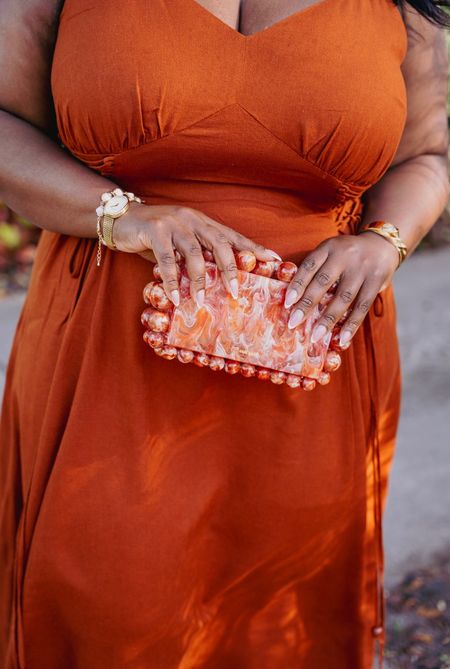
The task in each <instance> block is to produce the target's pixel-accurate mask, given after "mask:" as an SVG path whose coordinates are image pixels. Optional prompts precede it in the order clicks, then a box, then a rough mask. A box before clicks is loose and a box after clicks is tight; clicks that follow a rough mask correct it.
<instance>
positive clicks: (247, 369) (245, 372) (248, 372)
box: [241, 362, 256, 378]
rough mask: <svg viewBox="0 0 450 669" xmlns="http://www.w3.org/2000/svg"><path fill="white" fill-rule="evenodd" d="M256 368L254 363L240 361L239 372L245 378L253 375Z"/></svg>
mask: <svg viewBox="0 0 450 669" xmlns="http://www.w3.org/2000/svg"><path fill="white" fill-rule="evenodd" d="M255 373H256V369H255V366H254V365H251V364H250V363H248V362H243V363H241V374H242V376H245V377H246V378H250V377H251V376H255Z"/></svg>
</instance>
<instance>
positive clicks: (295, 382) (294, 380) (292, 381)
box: [286, 374, 302, 388]
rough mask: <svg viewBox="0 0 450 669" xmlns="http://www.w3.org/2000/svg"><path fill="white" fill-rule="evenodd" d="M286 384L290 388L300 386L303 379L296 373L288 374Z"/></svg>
mask: <svg viewBox="0 0 450 669" xmlns="http://www.w3.org/2000/svg"><path fill="white" fill-rule="evenodd" d="M286 384H287V385H288V386H289V387H290V388H300V386H301V385H302V380H301V378H300V377H299V376H297V375H296V374H288V375H287V377H286Z"/></svg>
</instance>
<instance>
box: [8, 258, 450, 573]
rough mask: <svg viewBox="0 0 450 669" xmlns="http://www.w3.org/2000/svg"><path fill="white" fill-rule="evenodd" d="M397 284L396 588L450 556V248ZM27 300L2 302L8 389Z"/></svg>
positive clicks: (390, 525)
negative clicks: (400, 388) (10, 359)
mask: <svg viewBox="0 0 450 669" xmlns="http://www.w3.org/2000/svg"><path fill="white" fill-rule="evenodd" d="M395 287H396V295H397V306H398V330H399V337H400V345H401V350H402V362H403V378H404V392H403V412H402V419H401V425H400V433H399V440H398V445H397V452H396V457H395V460H394V465H393V469H392V475H391V480H390V489H389V496H388V501H387V508H386V515H385V523H384V529H385V549H386V582H387V585H388V586H389V584H393V583H394V582H396V581H398V580H399V579H400V578H401V577H402V576H403V575H404V574H405V573H406V572H407V571H408V570H409V569H415V568H417V567H420V566H424V565H426V564H427V562H428V561H429V560H430V559H431V558H432V556H433V555H434V553H435V552H436V551H439V550H442V549H444V548H445V547H447V546H448V547H449V551H450V522H449V518H450V248H445V249H441V250H439V251H426V252H421V253H417V254H416V255H415V256H413V257H412V258H410V259H409V260H408V262H406V263H405V265H404V266H403V267H402V268H401V269H400V270H399V272H398V274H397V276H396V280H395ZM22 299H23V298H22V297H20V296H15V297H11V298H8V299H4V300H1V301H0V392H1V386H2V385H3V379H4V370H5V366H6V361H7V356H8V351H9V346H10V341H11V337H12V334H13V331H14V327H15V322H16V318H17V314H18V312H19V310H20V306H21V304H22Z"/></svg>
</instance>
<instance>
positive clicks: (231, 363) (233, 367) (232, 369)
mask: <svg viewBox="0 0 450 669" xmlns="http://www.w3.org/2000/svg"><path fill="white" fill-rule="evenodd" d="M240 368H241V363H240V362H238V361H237V360H226V361H225V368H224V369H225V371H226V372H227V373H228V374H237V373H238V372H239V369H240Z"/></svg>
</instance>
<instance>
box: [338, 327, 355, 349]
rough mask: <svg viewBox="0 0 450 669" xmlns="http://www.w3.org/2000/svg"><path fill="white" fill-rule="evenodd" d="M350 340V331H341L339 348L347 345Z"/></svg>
mask: <svg viewBox="0 0 450 669" xmlns="http://www.w3.org/2000/svg"><path fill="white" fill-rule="evenodd" d="M351 338H352V333H351V332H350V330H342V332H341V335H340V337H339V346H345V345H346V344H348V342H349V341H350V339H351Z"/></svg>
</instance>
